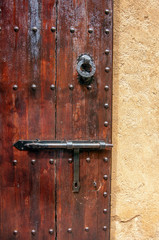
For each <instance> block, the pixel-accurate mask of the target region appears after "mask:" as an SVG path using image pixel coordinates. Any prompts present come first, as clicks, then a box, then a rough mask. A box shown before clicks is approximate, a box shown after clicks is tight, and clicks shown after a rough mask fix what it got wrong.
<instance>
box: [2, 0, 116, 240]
mask: <svg viewBox="0 0 159 240" xmlns="http://www.w3.org/2000/svg"><path fill="white" fill-rule="evenodd" d="M0 8H1V9H2V12H1V13H0V25H1V28H2V29H1V32H0V35H1V36H0V43H1V51H0V54H1V65H0V104H1V106H2V107H1V108H0V125H1V127H0V166H1V168H0V191H1V195H0V205H1V211H0V239H3V240H8V239H19V240H21V239H23V240H28V239H30V240H33V239H37V240H45V239H55V240H57V239H58V240H64V239H66V240H67V239H68V240H86V239H87V240H101V239H107V240H109V239H110V234H109V226H110V223H109V221H110V179H111V176H110V175H111V151H108V150H107V151H104V150H103V151H101V152H98V151H80V184H81V188H80V192H79V193H73V192H72V183H73V162H72V163H69V162H68V159H70V158H72V159H73V152H72V151H71V150H60V149H59V150H56V151H51V150H49V151H34V152H31V151H30V152H24V151H18V150H17V149H15V148H13V143H14V142H16V141H17V140H19V139H41V140H54V139H57V140H93V139H95V140H105V141H107V142H109V143H111V141H112V139H111V127H112V126H111V120H112V119H111V118H112V116H111V109H112V0H107V1H105V0H100V1H93V0H88V1H86V0H78V1H75V0H68V1H64V0H58V1H51V0H29V1H21V4H19V1H13V0H10V1H9V0H5V1H4V0H3V1H1V2H0ZM106 8H108V9H109V11H110V13H109V14H108V15H106V14H105V9H106ZM15 26H18V28H19V30H18V31H17V32H16V31H14V27H15ZM33 27H36V28H37V31H33V30H32V29H33ZM51 27H55V31H53V32H52V31H51ZM71 27H73V28H74V32H71V31H70V28H71ZM90 27H91V28H92V29H93V32H92V33H89V32H88V29H89V28H90ZM106 28H108V29H109V30H110V32H109V34H106V33H105V29H106ZM105 49H109V50H110V52H109V54H108V55H106V54H105ZM82 53H88V54H90V55H91V56H92V58H93V60H94V62H95V65H96V73H95V76H94V80H93V82H92V84H91V86H92V88H91V89H90V90H88V89H87V86H85V85H81V84H80V83H79V80H78V76H77V71H76V66H77V58H78V57H79V55H81V54H82ZM105 67H110V71H109V72H108V73H107V72H105ZM15 84H16V85H17V86H18V89H17V90H13V85H15ZM32 84H35V85H36V89H35V90H33V89H32ZM51 84H54V85H55V90H51V89H50V86H51ZM70 84H72V85H73V87H74V88H73V89H70V87H69V86H70ZM105 85H108V86H109V90H108V91H105ZM105 103H108V104H109V108H108V109H105V108H104V104H105ZM105 121H108V127H105V126H104V122H105ZM104 157H108V158H109V161H108V162H104V161H103V158H104ZM50 159H53V160H54V162H53V164H50V162H49V161H50ZM88 159H90V161H88ZM13 160H17V164H16V165H13ZM32 160H35V163H34V164H32V163H33V162H32ZM106 174H107V175H108V179H107V180H104V179H103V176H104V175H106ZM104 192H107V194H108V195H107V197H106V198H104V197H103V193H104ZM103 209H107V213H106V214H104V213H103ZM104 226H107V231H104V230H103V227H104ZM69 228H71V229H72V232H71V233H68V229H69ZM86 228H89V230H88V231H86ZM15 229H16V230H18V234H17V235H13V231H14V230H15ZM49 229H54V233H53V235H50V234H49ZM32 230H35V232H36V233H35V235H33V234H31V231H32Z"/></svg>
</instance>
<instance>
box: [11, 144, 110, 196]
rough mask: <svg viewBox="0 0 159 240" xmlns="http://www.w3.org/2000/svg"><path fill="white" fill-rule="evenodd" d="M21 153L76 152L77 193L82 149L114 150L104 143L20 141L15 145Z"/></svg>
mask: <svg viewBox="0 0 159 240" xmlns="http://www.w3.org/2000/svg"><path fill="white" fill-rule="evenodd" d="M14 147H16V148H17V149H18V150H20V151H30V150H43V149H59V148H62V149H70V150H74V180H73V192H74V193H77V192H79V189H80V181H79V172H80V170H79V168H80V160H79V152H80V149H98V150H102V149H107V148H112V147H113V145H112V144H111V143H106V142H104V141H102V140H101V141H95V140H93V141H56V140H48V141H47V140H44V141H40V140H19V141H17V142H16V143H15V144H14Z"/></svg>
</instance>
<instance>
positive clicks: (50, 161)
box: [13, 157, 108, 234]
mask: <svg viewBox="0 0 159 240" xmlns="http://www.w3.org/2000/svg"><path fill="white" fill-rule="evenodd" d="M103 160H104V162H108V158H107V157H104V158H103ZM90 161H91V160H90V158H89V157H88V158H86V162H87V163H90ZM68 162H69V163H72V162H73V160H72V158H69V159H68ZM31 163H32V165H34V164H35V163H36V160H35V159H32V160H31ZM49 163H50V164H53V163H54V160H53V159H50V160H49ZM13 165H14V166H16V165H17V160H13ZM103 179H104V180H108V175H106V174H104V176H103ZM93 184H94V187H96V186H97V184H96V182H94V183H93ZM107 195H108V194H107V192H104V193H103V196H104V197H105V198H106V197H107ZM103 213H104V214H106V213H107V209H103ZM105 227H106V226H104V227H103V230H106V229H107V228H105ZM51 230H52V229H50V230H49V233H50V231H51ZM15 231H16V230H15ZM34 231H35V230H32V234H33V233H34ZM85 231H87V232H88V231H89V228H88V227H86V228H85ZM68 232H72V229H71V228H69V229H68ZM52 233H53V232H52Z"/></svg>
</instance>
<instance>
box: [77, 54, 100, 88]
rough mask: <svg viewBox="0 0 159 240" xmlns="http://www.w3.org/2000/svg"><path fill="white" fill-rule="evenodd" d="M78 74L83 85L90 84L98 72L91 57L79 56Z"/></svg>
mask: <svg viewBox="0 0 159 240" xmlns="http://www.w3.org/2000/svg"><path fill="white" fill-rule="evenodd" d="M77 72H78V75H79V78H80V82H81V83H83V84H90V82H91V81H92V77H93V76H94V74H95V72H96V67H95V64H94V62H93V59H92V58H91V56H89V55H88V54H82V55H80V56H79V58H78V60H77Z"/></svg>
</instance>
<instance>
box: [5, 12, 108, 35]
mask: <svg viewBox="0 0 159 240" xmlns="http://www.w3.org/2000/svg"><path fill="white" fill-rule="evenodd" d="M1 12H2V10H1V9H0V13H1ZM109 12H110V11H109V9H106V10H105V14H106V15H108V14H109ZM37 30H38V29H37V27H36V26H34V27H33V28H32V31H33V32H37ZM14 31H15V32H18V31H19V27H18V26H15V27H14ZM51 31H52V32H55V31H56V27H51ZM70 32H71V33H74V32H75V29H74V27H71V28H70ZM88 32H89V33H92V32H93V28H91V27H90V28H89V29H88ZM105 33H106V34H109V29H105Z"/></svg>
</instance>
